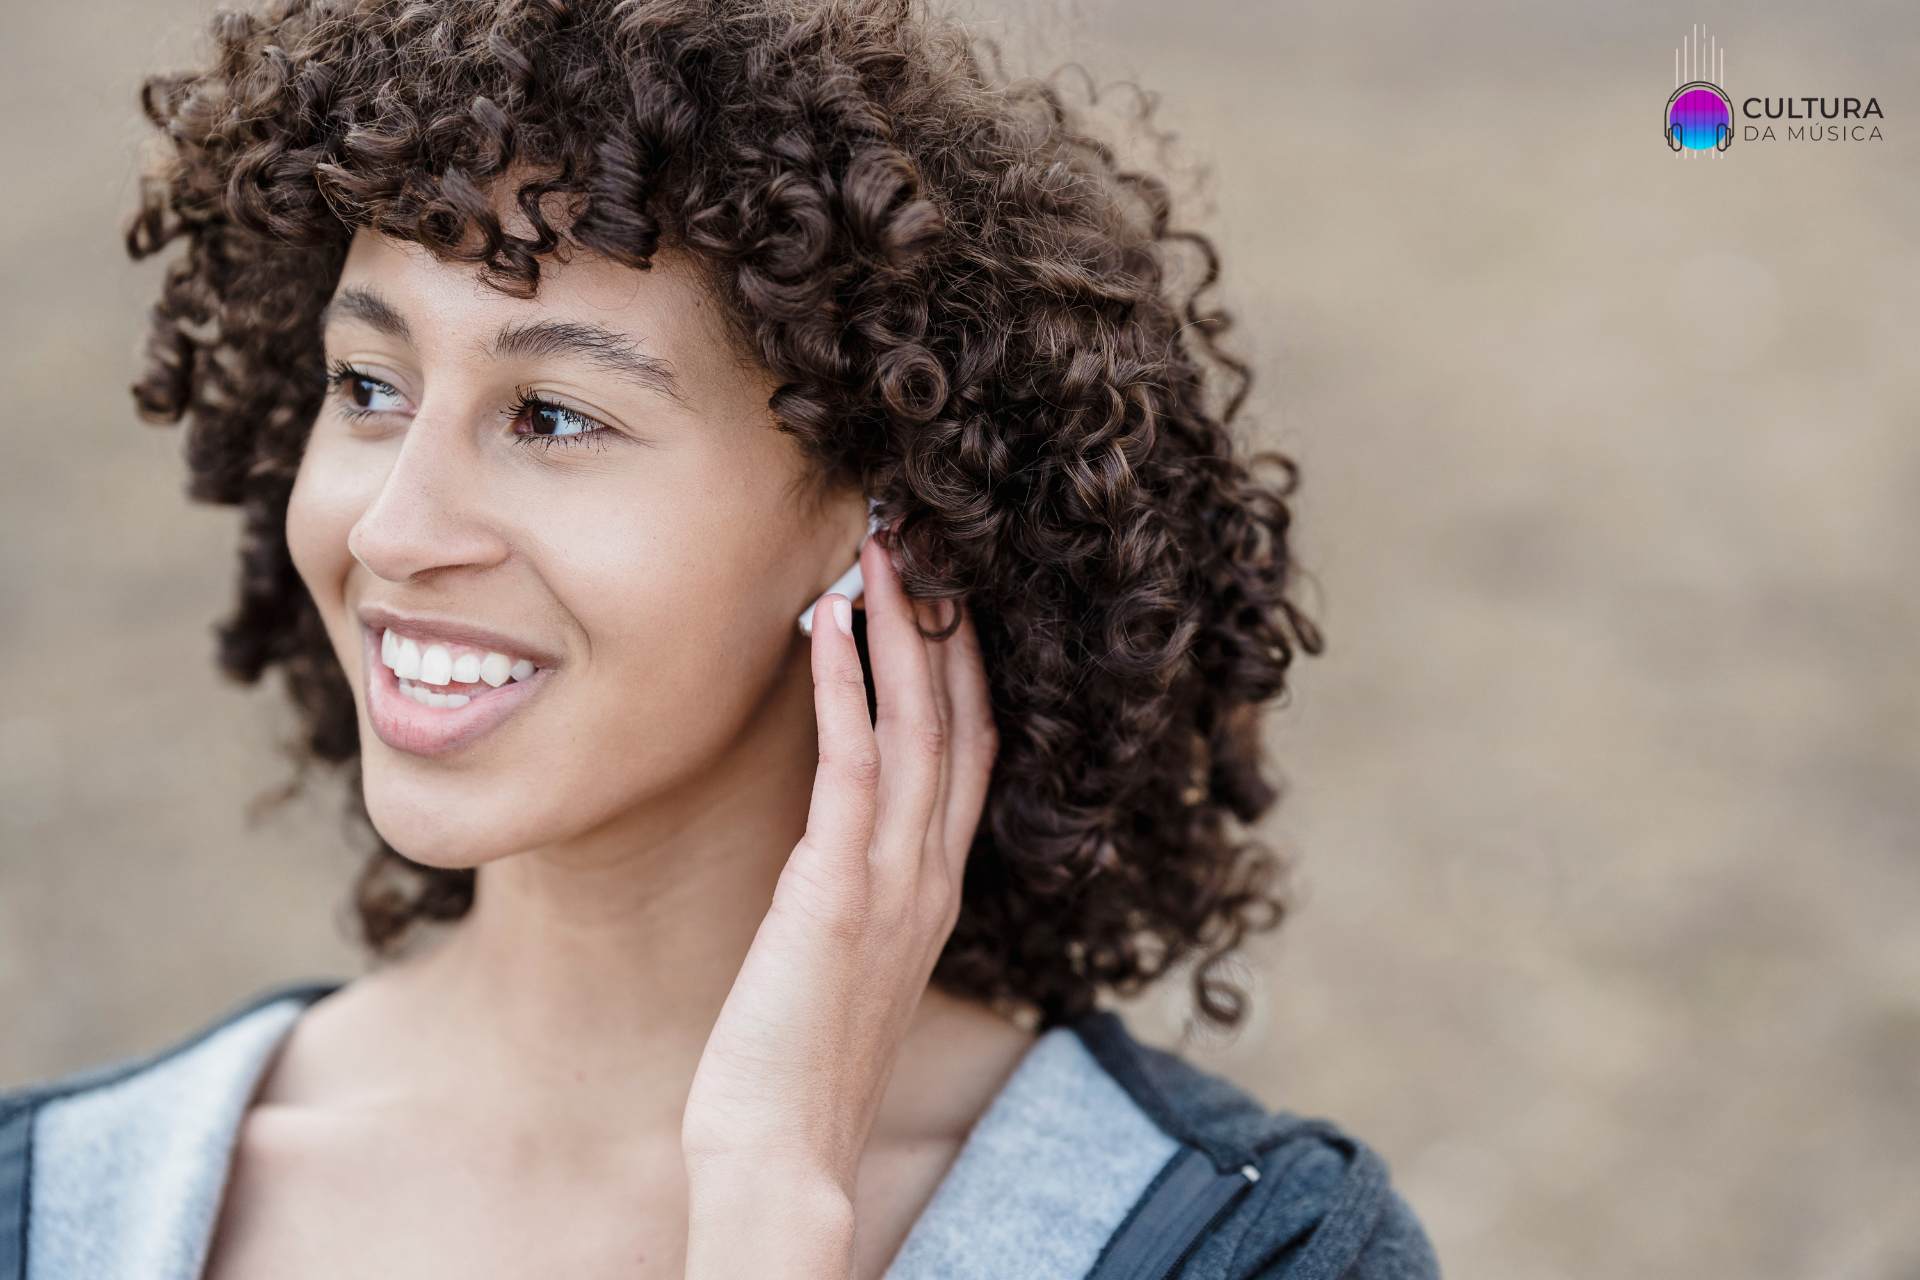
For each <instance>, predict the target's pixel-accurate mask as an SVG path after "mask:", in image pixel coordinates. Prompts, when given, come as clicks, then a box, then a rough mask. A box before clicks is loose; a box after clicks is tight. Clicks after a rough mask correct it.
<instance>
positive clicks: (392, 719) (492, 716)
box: [360, 627, 553, 756]
mask: <svg viewBox="0 0 1920 1280" xmlns="http://www.w3.org/2000/svg"><path fill="white" fill-rule="evenodd" d="M360 635H361V650H362V653H363V657H364V667H363V669H364V671H365V673H366V685H367V719H369V720H371V721H372V722H373V732H374V733H375V734H376V735H377V736H378V737H379V739H380V741H382V742H384V743H386V744H387V745H388V746H390V747H392V748H393V749H394V750H395V751H405V752H407V753H409V754H411V755H416V756H441V755H446V754H448V753H450V752H454V751H458V750H460V749H461V748H462V747H465V746H467V745H469V744H471V743H472V742H473V741H474V740H475V739H477V738H479V737H480V736H481V735H482V734H485V733H486V732H488V731H489V730H491V729H493V728H495V727H496V726H498V725H499V724H500V723H501V722H502V721H504V720H506V719H507V717H509V716H511V715H512V714H513V713H514V712H516V711H518V710H519V709H520V708H521V707H524V706H526V705H527V701H528V699H530V698H533V697H535V696H536V695H538V694H539V692H540V691H541V690H542V689H544V688H546V685H547V680H548V678H549V677H550V676H551V675H552V674H553V669H552V668H551V667H541V668H540V669H539V670H538V671H535V672H534V673H533V676H532V678H530V679H527V680H509V681H507V682H506V683H505V684H503V685H501V686H500V687H499V688H497V689H489V690H487V691H486V692H485V693H477V694H474V695H473V696H472V697H471V699H470V700H469V701H468V702H467V705H465V706H464V707H424V706H421V705H420V704H419V703H417V702H415V701H414V700H413V699H412V698H409V697H408V696H407V695H406V694H404V693H402V692H401V691H400V677H398V676H396V675H394V673H393V668H392V667H389V666H388V665H387V664H386V663H384V662H382V661H380V633H379V632H377V631H375V630H374V629H373V628H372V627H361V628H360Z"/></svg>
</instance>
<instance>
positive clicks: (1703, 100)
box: [1664, 23, 1733, 151]
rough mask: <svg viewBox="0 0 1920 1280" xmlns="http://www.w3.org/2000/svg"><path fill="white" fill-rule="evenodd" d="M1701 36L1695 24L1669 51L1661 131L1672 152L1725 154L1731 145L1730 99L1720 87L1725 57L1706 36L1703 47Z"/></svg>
mask: <svg viewBox="0 0 1920 1280" xmlns="http://www.w3.org/2000/svg"><path fill="white" fill-rule="evenodd" d="M1701 36H1702V32H1701V30H1700V24H1699V23H1695V24H1694V27H1693V34H1692V35H1691V36H1688V37H1686V38H1685V39H1683V40H1681V42H1680V44H1679V46H1678V47H1677V48H1675V49H1674V51H1673V83H1674V90H1673V92H1672V93H1671V94H1670V95H1668V97H1667V111H1666V116H1665V121H1666V123H1665V125H1664V128H1665V130H1666V135H1667V146H1668V147H1670V148H1672V149H1673V150H1675V151H1725V150H1726V149H1727V148H1728V147H1730V146H1732V145H1733V99H1732V98H1729V97H1728V96H1727V91H1726V90H1725V89H1722V88H1721V87H1720V82H1721V81H1722V80H1724V79H1726V75H1727V54H1726V51H1725V50H1724V49H1722V48H1721V47H1720V40H1719V38H1718V37H1717V36H1712V35H1709V36H1707V37H1706V40H1707V43H1706V44H1705V45H1704V46H1702V45H1701V43H1700V41H1701ZM1703 71H1704V72H1705V74H1704V75H1702V74H1701V73H1702V72H1703ZM1683 72H1684V73H1685V78H1684V79H1683V78H1682V73H1683Z"/></svg>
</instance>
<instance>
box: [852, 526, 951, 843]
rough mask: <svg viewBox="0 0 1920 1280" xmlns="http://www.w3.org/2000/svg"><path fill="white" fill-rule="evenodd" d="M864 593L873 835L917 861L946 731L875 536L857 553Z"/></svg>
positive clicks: (922, 641) (906, 604)
mask: <svg viewBox="0 0 1920 1280" xmlns="http://www.w3.org/2000/svg"><path fill="white" fill-rule="evenodd" d="M860 554H861V557H862V562H861V576H862V577H863V578H864V579H865V581H866V594H867V654H868V657H869V658H870V659H871V661H872V664H873V686H874V724H873V734H874V738H875V740H876V741H877V742H878V744H879V748H880V759H881V762H882V768H881V779H880V796H879V812H878V814H877V815H876V817H875V832H874V834H875V840H876V844H877V845H878V847H879V848H880V849H881V850H883V851H886V852H890V853H891V852H894V851H899V850H902V849H903V848H906V849H911V850H912V853H911V855H908V856H911V857H912V858H913V861H912V862H911V863H909V864H908V866H910V867H912V868H916V869H917V867H918V865H919V854H920V850H921V848H922V847H923V845H924V844H925V842H926V838H927V823H928V821H929V820H930V819H931V817H932V812H933V799H934V792H935V789H936V788H937V786H938V784H939V776H940V755H941V753H942V752H943V751H944V750H945V741H946V737H945V729H944V727H943V726H942V725H941V723H940V713H939V709H938V707H937V706H936V704H935V703H934V697H933V673H932V660H931V658H930V657H929V655H928V653H927V641H926V637H925V636H923V635H921V634H920V628H919V627H918V626H917V625H915V619H914V610H913V601H912V600H910V599H909V598H908V597H907V594H906V591H905V589H904V588H903V587H902V586H901V583H900V576H899V573H898V571H897V570H895V569H894V567H893V561H892V557H891V556H890V555H889V554H888V552H887V550H886V548H885V547H883V546H882V545H881V541H880V539H879V538H877V537H876V538H872V539H869V540H868V543H867V545H866V546H865V547H864V548H862V550H861V553H860Z"/></svg>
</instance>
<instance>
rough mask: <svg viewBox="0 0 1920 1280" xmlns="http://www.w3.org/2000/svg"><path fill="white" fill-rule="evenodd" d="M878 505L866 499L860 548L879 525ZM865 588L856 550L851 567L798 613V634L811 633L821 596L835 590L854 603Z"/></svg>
mask: <svg viewBox="0 0 1920 1280" xmlns="http://www.w3.org/2000/svg"><path fill="white" fill-rule="evenodd" d="M879 505H880V502H879V499H877V498H868V499H867V532H866V534H865V535H864V536H863V537H862V538H861V539H860V546H861V548H862V549H864V548H865V547H866V545H867V539H869V538H871V537H873V535H874V532H875V530H877V529H879V527H880V513H879ZM865 589H866V580H865V578H863V577H862V576H861V573H860V557H859V553H858V552H857V551H856V552H855V553H854V560H853V565H852V567H851V568H849V569H848V570H847V571H846V572H845V573H843V574H841V575H840V576H839V577H838V578H835V579H834V580H833V585H832V586H830V587H828V588H827V589H826V590H825V591H822V592H821V593H820V595H819V596H815V597H814V601H813V604H810V605H808V606H807V607H806V611H805V612H803V613H802V614H801V615H800V619H799V627H800V634H801V635H803V636H810V635H812V634H813V611H814V609H815V607H817V606H818V605H819V603H820V599H821V597H822V596H830V595H832V594H834V593H835V592H838V593H840V594H841V595H843V596H845V597H846V598H847V599H849V600H851V601H853V602H855V604H858V603H859V602H860V594H861V592H862V591H864V590H865Z"/></svg>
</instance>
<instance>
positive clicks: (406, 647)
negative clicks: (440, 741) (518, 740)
mask: <svg viewBox="0 0 1920 1280" xmlns="http://www.w3.org/2000/svg"><path fill="white" fill-rule="evenodd" d="M380 661H381V662H382V663H383V664H385V665H386V666H388V667H391V668H392V669H393V673H394V674H395V675H396V676H399V677H400V678H401V680H402V681H403V684H402V686H401V687H402V688H406V687H407V686H406V685H405V684H404V681H407V680H416V681H419V682H420V683H421V684H423V685H435V684H438V685H444V684H447V683H448V682H450V681H451V682H454V683H458V684H475V683H478V682H480V681H483V680H484V681H485V682H486V683H487V684H489V685H491V686H492V687H493V688H495V689H498V688H499V687H500V686H501V685H503V684H505V683H506V682H507V681H509V680H528V679H531V678H532V677H533V673H534V672H536V671H538V670H539V668H538V667H536V666H534V664H533V660H532V659H531V658H517V659H516V658H513V657H511V656H509V655H507V654H504V653H499V652H494V651H490V652H488V653H487V654H486V656H485V657H482V656H481V655H480V654H479V653H477V652H475V651H473V650H463V651H462V652H461V654H460V656H459V657H457V658H456V657H454V656H453V650H452V649H450V648H448V647H447V646H446V645H444V644H431V643H430V644H428V645H426V646H425V647H424V648H423V647H422V646H421V644H420V642H419V641H417V640H414V639H412V638H411V637H409V636H403V635H401V634H400V633H399V632H397V631H394V630H393V629H391V628H384V629H383V630H382V631H381V633H380ZM409 696H413V697H414V700H415V701H416V702H420V703H422V704H423V705H425V706H430V707H431V706H439V705H442V704H440V703H435V702H428V701H426V699H427V698H428V697H430V696H432V697H441V698H459V699H461V700H462V701H461V702H453V703H447V704H446V705H449V706H456V707H457V706H460V705H462V703H463V702H465V701H466V700H467V698H468V696H469V695H467V694H439V693H435V692H434V691H432V690H428V689H420V690H418V692H417V696H415V694H414V692H413V691H411V690H410V691H409Z"/></svg>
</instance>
